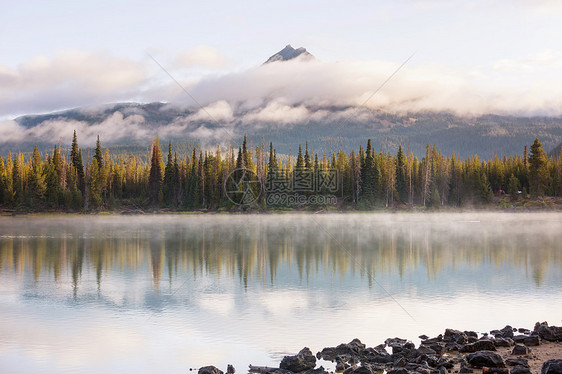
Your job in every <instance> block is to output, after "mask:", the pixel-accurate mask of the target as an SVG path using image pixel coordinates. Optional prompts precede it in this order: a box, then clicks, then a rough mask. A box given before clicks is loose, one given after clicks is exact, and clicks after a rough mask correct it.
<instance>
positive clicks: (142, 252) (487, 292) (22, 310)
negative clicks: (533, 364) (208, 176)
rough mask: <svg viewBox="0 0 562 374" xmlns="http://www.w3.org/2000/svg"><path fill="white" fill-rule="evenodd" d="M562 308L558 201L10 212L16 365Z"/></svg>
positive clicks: (0, 249) (365, 337) (1, 363)
mask: <svg viewBox="0 0 562 374" xmlns="http://www.w3.org/2000/svg"><path fill="white" fill-rule="evenodd" d="M561 310H562V214H559V213H532V214H531V213H526V214H507V213H505V214H491V213H463V214H331V215H307V214H302V215H301V214H287V215H236V216H231V215H185V216H183V215H182V216H175V215H174V216H139V217H129V216H110V217H101V216H99V217H92V216H72V217H66V216H62V217H49V218H45V217H28V218H26V217H17V218H11V217H2V218H0V372H1V373H30V372H34V373H65V372H68V373H123V372H135V373H162V372H166V373H186V372H188V371H189V368H198V367H200V366H203V365H209V364H215V365H217V366H219V367H220V368H221V369H223V370H224V369H225V368H226V364H227V363H231V364H233V365H235V367H236V368H237V371H238V372H240V373H243V372H245V371H246V370H245V369H246V367H247V365H248V364H250V363H252V364H258V365H274V364H278V362H279V360H280V358H281V357H282V356H283V355H285V354H294V353H296V352H297V351H299V350H300V349H301V348H302V347H304V346H308V347H310V348H311V349H312V351H313V352H316V351H318V350H320V349H321V348H323V347H325V346H331V345H337V344H339V343H341V342H348V341H350V340H351V339H353V338H355V337H358V338H360V339H361V340H362V341H363V342H364V343H366V344H367V345H376V344H379V343H381V342H382V341H383V340H384V339H385V338H387V337H390V336H392V337H394V336H400V337H406V338H409V339H411V340H413V341H414V342H418V341H419V340H418V339H417V336H418V335H420V334H427V335H437V334H438V333H440V332H442V331H443V330H444V329H445V328H446V327H454V328H458V329H473V330H477V331H481V332H483V331H489V330H491V329H494V328H501V327H503V326H504V325H505V324H506V323H509V324H512V325H513V326H516V327H528V328H529V327H532V326H533V324H534V322H536V321H539V320H540V321H548V322H549V323H551V324H558V325H559V324H560V323H561V319H562V313H561V312H560V311H561Z"/></svg>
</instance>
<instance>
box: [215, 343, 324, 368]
mask: <svg viewBox="0 0 562 374" xmlns="http://www.w3.org/2000/svg"><path fill="white" fill-rule="evenodd" d="M315 366H316V357H314V355H313V354H312V352H310V349H308V348H307V347H304V348H303V349H301V351H300V352H299V353H297V355H296V356H285V357H283V360H282V361H281V364H280V365H279V368H280V369H285V370H290V371H292V372H293V373H299V372H301V371H306V370H308V369H314V367H315ZM212 374H216V373H212Z"/></svg>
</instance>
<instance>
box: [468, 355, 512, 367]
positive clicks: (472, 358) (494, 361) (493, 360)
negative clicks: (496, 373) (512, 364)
mask: <svg viewBox="0 0 562 374" xmlns="http://www.w3.org/2000/svg"><path fill="white" fill-rule="evenodd" d="M466 360H467V361H468V363H469V364H470V365H471V366H474V367H477V368H481V367H484V366H486V367H489V368H504V367H505V363H504V362H503V358H502V356H500V355H499V354H497V353H496V352H492V351H478V352H474V353H470V354H469V355H467V356H466Z"/></svg>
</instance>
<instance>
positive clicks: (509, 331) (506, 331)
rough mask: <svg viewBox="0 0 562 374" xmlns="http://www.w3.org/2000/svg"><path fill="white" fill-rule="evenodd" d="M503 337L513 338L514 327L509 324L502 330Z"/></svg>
mask: <svg viewBox="0 0 562 374" xmlns="http://www.w3.org/2000/svg"><path fill="white" fill-rule="evenodd" d="M500 333H501V337H502V338H513V327H511V326H509V325H507V326H505V327H504V328H503V329H501V330H500Z"/></svg>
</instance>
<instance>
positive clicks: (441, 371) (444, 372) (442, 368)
mask: <svg viewBox="0 0 562 374" xmlns="http://www.w3.org/2000/svg"><path fill="white" fill-rule="evenodd" d="M439 374H447V369H446V368H445V366H440V367H439Z"/></svg>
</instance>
